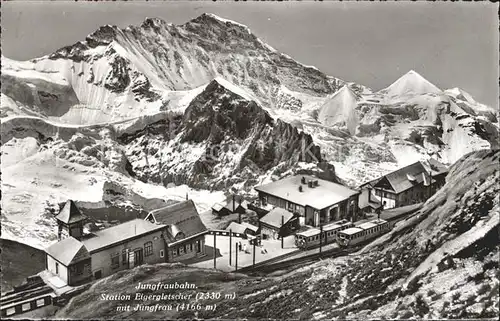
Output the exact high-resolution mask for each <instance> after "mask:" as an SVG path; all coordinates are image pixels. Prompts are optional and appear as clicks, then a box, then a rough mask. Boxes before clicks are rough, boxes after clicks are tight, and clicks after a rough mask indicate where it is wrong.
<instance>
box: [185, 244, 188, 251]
mask: <svg viewBox="0 0 500 321" xmlns="http://www.w3.org/2000/svg"><path fill="white" fill-rule="evenodd" d="M187 252H188V251H187V244H184V253H187Z"/></svg>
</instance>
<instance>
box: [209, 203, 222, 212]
mask: <svg viewBox="0 0 500 321" xmlns="http://www.w3.org/2000/svg"><path fill="white" fill-rule="evenodd" d="M223 208H224V205H222V204H219V203H217V204H215V205H214V206H212V209H213V210H214V211H216V212H219V211H220V210H221V209H223Z"/></svg>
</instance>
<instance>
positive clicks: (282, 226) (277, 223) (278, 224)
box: [259, 207, 300, 240]
mask: <svg viewBox="0 0 500 321" xmlns="http://www.w3.org/2000/svg"><path fill="white" fill-rule="evenodd" d="M259 224H260V237H261V239H263V240H265V239H278V238H280V237H282V236H287V235H290V234H291V233H292V232H293V231H295V230H296V229H298V228H299V227H300V224H299V221H298V218H297V215H294V214H293V213H292V212H290V211H287V210H285V209H283V208H279V207H276V208H274V209H273V210H271V211H270V212H269V213H267V214H266V215H265V216H263V217H262V218H261V219H260V220H259Z"/></svg>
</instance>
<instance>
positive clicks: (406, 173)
mask: <svg viewBox="0 0 500 321" xmlns="http://www.w3.org/2000/svg"><path fill="white" fill-rule="evenodd" d="M447 173H448V169H447V168H446V166H444V165H443V164H441V163H439V162H438V161H435V160H433V159H431V160H429V162H427V163H424V162H420V161H419V162H416V163H413V164H410V165H408V166H405V167H403V168H400V169H398V170H396V171H394V172H391V173H389V174H387V175H384V176H382V177H380V178H378V179H375V180H373V181H370V182H367V183H365V184H363V185H361V186H360V188H361V190H362V196H363V197H362V201H361V202H360V208H362V209H363V210H366V211H369V210H370V209H369V207H372V208H375V207H376V204H383V208H384V209H388V208H394V207H401V206H406V205H411V204H416V203H420V202H425V201H426V200H427V199H429V198H430V197H431V196H432V195H433V194H434V193H435V192H436V191H437V190H438V189H439V188H440V187H442V186H443V185H444V183H445V178H446V175H447ZM431 176H432V178H431Z"/></svg>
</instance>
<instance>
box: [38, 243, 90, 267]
mask: <svg viewBox="0 0 500 321" xmlns="http://www.w3.org/2000/svg"><path fill="white" fill-rule="evenodd" d="M45 252H46V253H47V254H48V255H50V256H52V257H53V258H54V259H56V260H57V261H59V262H61V263H62V264H64V265H65V266H68V265H70V264H71V263H76V262H79V261H81V260H84V259H87V258H90V254H89V252H88V250H87V248H86V247H85V245H84V244H83V243H82V242H80V241H78V240H77V239H75V238H74V237H72V236H70V237H68V238H65V239H63V240H61V241H59V242H57V243H54V244H52V245H51V246H49V247H48V248H47V249H45Z"/></svg>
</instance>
